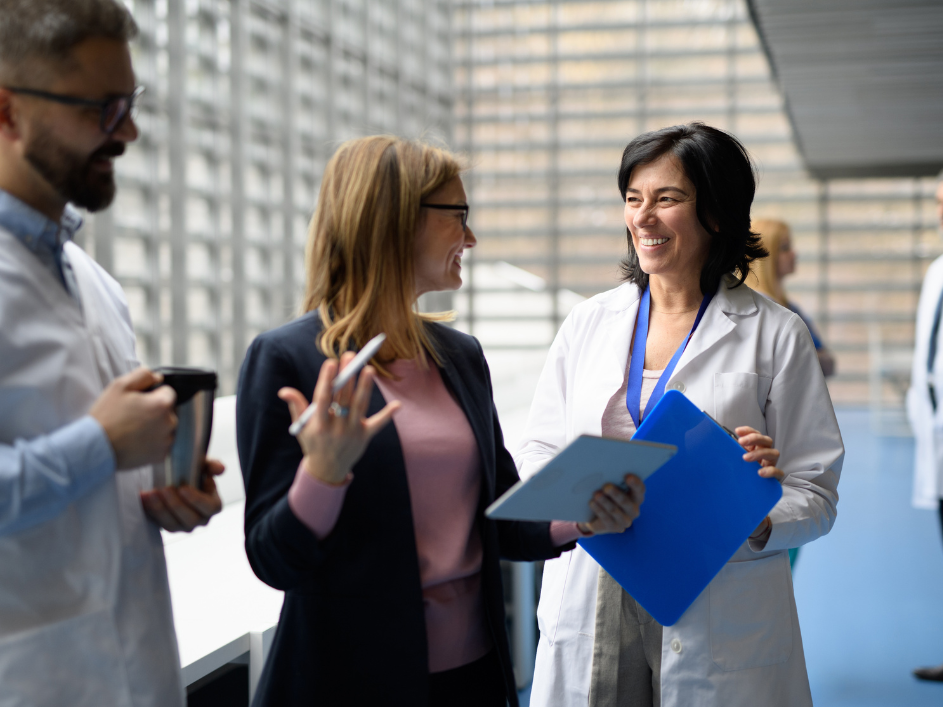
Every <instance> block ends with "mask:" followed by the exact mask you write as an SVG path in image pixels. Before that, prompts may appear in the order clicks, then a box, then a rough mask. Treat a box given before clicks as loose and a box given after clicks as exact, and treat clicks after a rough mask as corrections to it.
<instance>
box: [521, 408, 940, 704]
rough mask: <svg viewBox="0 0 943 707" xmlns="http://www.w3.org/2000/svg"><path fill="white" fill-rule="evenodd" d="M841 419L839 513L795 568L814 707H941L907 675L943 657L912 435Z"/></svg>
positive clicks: (934, 527)
mask: <svg viewBox="0 0 943 707" xmlns="http://www.w3.org/2000/svg"><path fill="white" fill-rule="evenodd" d="M838 420H839V424H840V426H841V429H842V435H843V437H844V440H845V448H846V450H847V451H846V457H845V467H844V471H843V473H842V479H841V484H840V485H839V493H840V495H841V498H840V501H839V504H838V520H837V521H836V524H835V527H834V529H833V530H832V532H831V533H830V534H829V535H827V536H826V537H824V538H821V539H820V540H817V541H816V542H814V543H812V544H811V545H808V546H806V547H804V548H803V549H802V553H801V555H800V556H799V561H798V563H797V564H796V569H795V589H796V601H797V603H798V606H799V621H800V624H801V626H802V638H803V644H804V645H805V654H806V664H807V666H808V670H809V680H810V682H811V685H812V696H813V699H814V702H815V705H816V707H929V706H930V705H933V706H934V707H939V706H940V705H943V683H929V684H928V683H922V682H919V681H918V680H916V679H915V678H914V677H913V676H912V675H911V674H910V671H911V670H912V669H913V668H915V667H917V666H920V665H937V664H940V663H943V544H941V539H940V527H939V520H938V518H937V514H936V513H934V512H930V511H918V510H914V509H913V508H912V507H911V505H910V493H911V474H912V464H913V440H911V439H906V438H889V437H878V436H876V435H874V434H873V433H872V432H871V429H870V425H869V421H868V414H867V412H864V411H859V410H840V411H839V413H838ZM529 697H530V691H529V690H527V691H525V692H524V693H522V700H521V704H522V707H527V705H528V704H529V702H530V699H529Z"/></svg>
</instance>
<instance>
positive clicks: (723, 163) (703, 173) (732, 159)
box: [619, 122, 769, 294]
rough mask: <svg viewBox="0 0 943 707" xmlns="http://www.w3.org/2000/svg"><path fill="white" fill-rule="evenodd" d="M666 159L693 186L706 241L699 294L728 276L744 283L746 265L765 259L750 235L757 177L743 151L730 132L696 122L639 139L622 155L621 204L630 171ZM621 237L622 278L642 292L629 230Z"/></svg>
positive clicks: (643, 279) (642, 282) (757, 240)
mask: <svg viewBox="0 0 943 707" xmlns="http://www.w3.org/2000/svg"><path fill="white" fill-rule="evenodd" d="M668 154H670V155H672V156H673V157H674V158H675V159H676V160H677V161H678V164H679V166H680V167H681V169H682V170H684V173H685V175H686V176H687V178H688V179H690V180H691V183H692V184H693V185H694V189H695V199H696V209H697V218H698V221H700V222H701V225H702V226H703V227H704V228H705V230H707V232H708V233H709V234H710V236H711V242H710V250H709V251H708V254H707V261H706V262H705V263H704V267H703V268H702V269H701V292H702V293H704V294H707V293H708V292H710V293H713V292H716V291H717V288H718V286H719V285H720V280H721V278H722V277H723V276H724V275H726V274H727V273H736V274H737V278H738V283H737V284H738V285H739V284H743V281H744V280H746V278H747V275H748V274H749V273H750V263H751V262H753V261H754V260H756V259H758V258H764V257H766V256H767V255H769V253H767V251H766V249H765V248H764V247H763V245H762V243H761V241H760V237H759V236H758V235H757V234H755V233H752V232H751V231H750V207H751V205H752V204H753V195H754V194H755V193H756V174H755V171H754V167H753V162H752V160H751V159H750V155H749V154H748V153H747V151H746V148H745V147H744V146H743V144H742V143H741V142H740V141H739V140H738V139H737V138H735V137H734V136H733V135H731V134H730V133H726V132H724V131H723V130H718V129H717V128H712V127H710V126H709V125H704V124H703V123H696V122H695V123H688V124H686V125H674V126H672V127H670V128H662V129H661V130H654V131H652V132H650V133H644V134H642V135H639V136H638V137H637V138H635V139H634V140H632V142H630V143H629V144H628V145H627V146H626V148H625V150H624V151H623V153H622V166H621V167H619V192H620V193H621V194H622V201H625V192H626V189H628V186H629V179H630V178H631V177H632V172H633V170H634V169H635V168H636V167H638V166H640V165H645V164H649V163H651V162H654V161H655V160H657V159H658V158H660V157H663V156H664V155H668ZM625 234H626V239H627V240H628V244H629V252H628V254H627V255H626V257H625V258H624V259H623V261H622V276H623V279H624V280H627V281H629V282H633V283H635V284H636V285H637V286H638V287H639V289H642V290H644V289H645V288H646V287H648V275H647V274H646V273H644V272H642V268H641V267H640V266H639V261H638V253H636V252H635V245H634V244H633V243H632V233H631V231H629V229H628V226H626V229H625Z"/></svg>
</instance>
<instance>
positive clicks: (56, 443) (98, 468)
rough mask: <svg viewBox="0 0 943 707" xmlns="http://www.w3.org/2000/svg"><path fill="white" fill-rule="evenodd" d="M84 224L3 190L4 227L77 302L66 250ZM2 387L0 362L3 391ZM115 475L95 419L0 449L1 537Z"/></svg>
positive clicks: (0, 212) (0, 222) (74, 215)
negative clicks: (49, 215)
mask: <svg viewBox="0 0 943 707" xmlns="http://www.w3.org/2000/svg"><path fill="white" fill-rule="evenodd" d="M81 225H82V217H81V216H79V214H78V212H76V211H75V209H73V208H72V207H71V206H67V207H66V210H65V213H63V215H62V221H61V222H60V223H56V222H55V221H53V220H51V219H49V218H47V217H46V216H44V215H43V214H41V213H39V212H38V211H36V210H35V209H33V208H31V207H30V206H27V205H26V204H24V203H23V202H22V201H20V200H19V199H17V198H16V197H14V196H13V195H12V194H9V193H8V192H5V191H3V190H2V189H0V228H2V229H4V230H6V231H9V232H10V233H11V234H13V235H14V236H15V237H16V238H17V239H19V240H20V241H21V242H22V243H23V245H25V246H26V247H27V248H28V249H29V250H30V251H31V252H32V253H33V254H34V255H35V256H36V257H37V258H38V259H39V261H40V262H41V263H42V264H43V265H44V266H45V267H46V268H47V269H48V270H49V271H50V272H51V273H52V274H53V275H54V276H55V278H56V279H57V280H58V281H59V282H61V283H62V285H63V287H65V288H66V291H68V292H69V294H71V295H72V296H73V297H74V298H75V299H76V300H78V289H77V287H76V286H75V280H74V277H72V274H71V268H70V266H69V263H68V259H63V251H62V246H63V245H64V244H65V243H66V241H68V240H71V239H72V237H73V236H74V235H75V232H76V231H78V229H79V228H80V227H81ZM3 385H4V380H3V369H2V363H0V389H2V387H3ZM3 438H4V439H7V436H6V435H3ZM114 471H115V456H114V451H113V450H112V448H111V443H110V442H109V441H108V437H107V436H106V435H105V431H104V429H102V426H101V425H100V424H99V423H98V422H97V421H96V420H95V419H94V418H92V417H91V416H90V415H86V416H84V417H81V418H79V419H78V420H75V421H74V422H71V423H69V424H67V425H65V426H63V427H60V428H59V429H57V430H54V431H53V432H51V433H49V434H46V435H40V436H39V437H35V438H33V439H29V440H23V439H17V440H14V441H13V444H0V535H7V534H10V533H15V532H18V531H20V530H23V529H25V528H30V527H32V526H35V525H39V524H40V523H44V522H46V521H48V520H51V519H52V518H55V517H56V516H57V515H58V514H59V513H61V512H62V511H63V510H65V508H66V507H67V506H68V505H69V504H70V503H72V502H74V501H76V500H78V499H79V498H81V497H82V496H84V495H85V494H87V493H88V492H89V491H91V490H92V489H94V488H96V487H98V486H99V485H100V484H101V483H102V482H103V481H104V480H105V479H107V478H109V477H110V476H111V475H112V474H113V473H114Z"/></svg>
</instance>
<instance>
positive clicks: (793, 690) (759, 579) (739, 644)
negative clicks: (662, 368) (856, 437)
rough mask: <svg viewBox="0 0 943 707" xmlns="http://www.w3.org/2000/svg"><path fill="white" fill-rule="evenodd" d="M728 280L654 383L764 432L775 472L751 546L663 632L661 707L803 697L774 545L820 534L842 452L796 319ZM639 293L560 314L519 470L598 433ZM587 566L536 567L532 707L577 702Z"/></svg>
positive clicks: (798, 642) (530, 469)
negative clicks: (761, 533)
mask: <svg viewBox="0 0 943 707" xmlns="http://www.w3.org/2000/svg"><path fill="white" fill-rule="evenodd" d="M728 284H729V282H727V283H721V286H720V289H719V290H718V292H717V294H716V295H715V296H714V298H713V300H712V302H711V304H710V306H709V307H708V308H707V311H706V312H705V314H704V318H703V320H702V321H701V323H700V326H699V327H698V329H697V330H696V332H695V333H694V336H693V337H692V338H691V341H690V343H689V344H688V346H687V349H686V350H685V352H684V354H683V355H682V357H681V359H680V361H679V362H678V366H677V368H676V369H675V371H674V374H673V375H672V376H671V379H670V380H669V381H668V383H667V386H666V389H669V390H672V389H673V390H679V391H681V392H682V393H684V394H685V395H686V396H687V397H688V398H689V399H690V400H691V401H692V402H693V403H694V404H695V405H697V406H698V407H699V408H701V409H703V410H705V411H706V412H708V413H710V414H711V415H713V416H714V418H715V419H717V420H718V421H719V422H720V423H721V424H723V425H725V426H726V427H728V428H730V429H734V428H735V427H738V426H741V425H749V426H751V427H754V428H756V429H758V430H760V431H761V432H764V433H766V434H769V435H770V436H771V437H772V438H773V442H774V444H775V446H776V447H777V448H778V449H779V450H780V451H781V452H782V457H781V460H780V464H779V467H780V468H781V469H782V470H783V471H785V472H786V474H787V476H786V480H785V482H784V484H783V498H782V500H781V501H780V502H779V503H778V504H777V505H776V507H775V508H774V509H773V511H772V512H771V513H770V518H771V519H772V521H773V528H772V532H771V535H770V538H769V541H768V542H767V544H766V546H765V547H764V548H763V550H761V551H754V550H753V549H752V548H751V547H750V544H749V543H745V544H744V545H743V546H742V547H741V548H740V549H739V550H738V551H737V553H736V554H735V555H734V557H733V558H732V559H731V560H730V562H728V563H727V565H726V566H725V567H724V568H723V569H722V570H721V571H720V573H719V574H718V575H717V577H716V578H715V579H714V580H713V581H712V582H711V584H710V585H709V586H708V588H707V589H705V590H704V592H702V594H701V595H700V596H699V597H698V598H697V599H696V600H695V602H694V604H693V605H692V606H691V607H690V608H689V609H688V610H687V611H686V612H685V613H684V614H683V615H682V617H681V618H680V619H679V621H678V622H677V623H676V624H675V625H674V626H670V627H665V629H664V636H663V641H662V658H661V704H662V705H663V707H690V706H691V705H697V706H698V707H708V706H712V705H716V706H717V707H737V706H740V705H742V706H743V707H755V706H756V705H764V707H770V706H776V705H782V706H786V705H789V706H792V705H811V704H812V699H811V694H810V690H809V682H808V677H807V675H806V668H805V657H804V654H803V650H802V639H801V636H800V633H799V621H798V617H797V613H796V604H795V598H794V596H793V589H792V575H791V573H790V570H789V558H788V555H787V552H786V551H787V549H788V548H791V547H798V546H799V545H802V544H804V543H807V542H809V541H811V540H814V539H816V538H818V537H820V536H822V535H824V534H826V533H827V532H828V531H829V530H830V529H831V527H832V524H833V523H834V521H835V515H836V504H837V502H838V494H837V486H838V478H839V473H840V471H841V465H842V460H843V457H844V447H843V446H842V440H841V435H840V433H839V430H838V424H837V422H836V419H835V414H834V411H833V409H832V403H831V399H830V397H829V394H828V390H827V388H826V386H825V379H824V378H823V377H822V370H821V368H820V367H819V364H818V359H817V358H816V355H815V348H814V347H813V345H812V340H811V338H810V337H809V332H808V329H807V328H806V326H805V324H803V323H802V320H801V319H800V318H799V317H798V316H797V315H796V314H794V313H792V312H790V311H788V310H786V309H784V308H783V307H780V306H779V305H777V304H774V303H773V302H771V301H770V300H768V299H767V298H765V297H762V296H760V295H756V294H754V292H753V291H752V290H750V289H749V288H747V287H745V286H740V287H736V288H735V289H732V290H731V289H728ZM639 295H640V293H639V291H638V288H636V287H635V286H634V285H630V284H626V285H623V286H622V287H619V288H617V289H615V290H611V291H609V292H605V293H603V294H601V295H598V296H596V297H594V298H592V299H590V300H588V301H587V302H584V303H582V304H580V305H578V306H577V307H576V308H575V309H574V310H573V311H572V313H571V314H570V315H569V317H568V318H567V319H566V321H565V322H564V323H563V326H562V327H561V329H560V332H559V333H558V334H557V337H556V339H555V340H554V343H553V346H552V347H551V349H550V354H549V356H548V359H547V363H546V365H545V367H544V370H543V373H542V375H541V378H540V382H539V384H538V386H537V393H536V395H535V398H534V402H533V405H532V407H531V413H530V418H529V421H528V425H527V430H526V432H525V433H524V438H523V439H524V442H523V444H522V447H521V451H520V452H519V454H518V457H517V458H518V464H519V466H520V470H521V476H522V477H528V476H531V475H532V474H534V473H535V472H536V471H537V470H538V469H539V468H540V467H541V466H542V465H543V464H544V463H546V461H547V460H548V458H550V457H551V456H552V455H553V454H554V453H555V452H556V451H557V450H558V449H560V448H562V447H564V446H565V445H566V444H568V443H569V442H571V441H572V440H574V439H576V438H577V437H578V436H579V435H581V434H593V435H599V434H600V432H601V419H602V415H603V411H604V410H605V408H606V403H607V402H608V401H609V399H610V398H611V397H612V395H613V394H614V393H615V392H616V391H617V390H618V389H619V387H620V386H621V385H622V382H623V377H624V373H625V368H626V362H627V360H628V357H629V344H630V342H631V339H632V331H633V328H634V326H635V319H636V315H637V313H638V306H639ZM641 512H642V513H643V514H644V513H645V505H644V503H643V505H642V508H641ZM697 532H698V529H697V528H692V529H691V533H692V535H693V534H696V533H697ZM597 573H598V565H597V564H596V562H595V561H594V560H593V559H592V558H591V557H590V556H589V555H588V554H586V553H585V552H584V551H583V550H582V549H581V548H579V547H577V548H576V549H575V550H573V551H572V552H568V553H564V554H563V555H562V556H561V557H560V558H559V559H555V560H550V561H549V562H547V563H546V565H545V568H544V576H543V586H542V590H541V595H540V605H539V607H538V611H537V617H538V624H539V626H540V642H539V645H538V651H537V665H536V672H535V675H534V685H533V690H532V696H531V704H532V705H533V707H545V706H547V705H554V706H555V707H577V706H578V707H585V705H586V704H587V698H588V694H589V688H590V674H591V667H592V656H593V639H594V637H593V634H594V630H595V616H596V584H597Z"/></svg>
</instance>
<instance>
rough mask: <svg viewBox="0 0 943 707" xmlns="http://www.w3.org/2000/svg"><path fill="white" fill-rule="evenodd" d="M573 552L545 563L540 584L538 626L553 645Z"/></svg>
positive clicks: (565, 553)
mask: <svg viewBox="0 0 943 707" xmlns="http://www.w3.org/2000/svg"><path fill="white" fill-rule="evenodd" d="M572 557H573V553H572V552H564V553H563V554H562V555H560V557H557V558H555V559H553V560H547V561H546V562H545V563H544V577H543V581H542V582H541V584H540V601H539V603H538V604H537V627H538V628H539V629H540V633H541V634H542V635H543V636H544V637H545V638H546V639H547V642H548V643H549V644H550V645H551V646H552V645H553V642H554V639H555V638H556V633H557V624H558V623H559V621H560V610H561V609H562V608H563V589H564V587H566V578H567V574H568V572H569V569H570V560H571V558H572Z"/></svg>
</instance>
